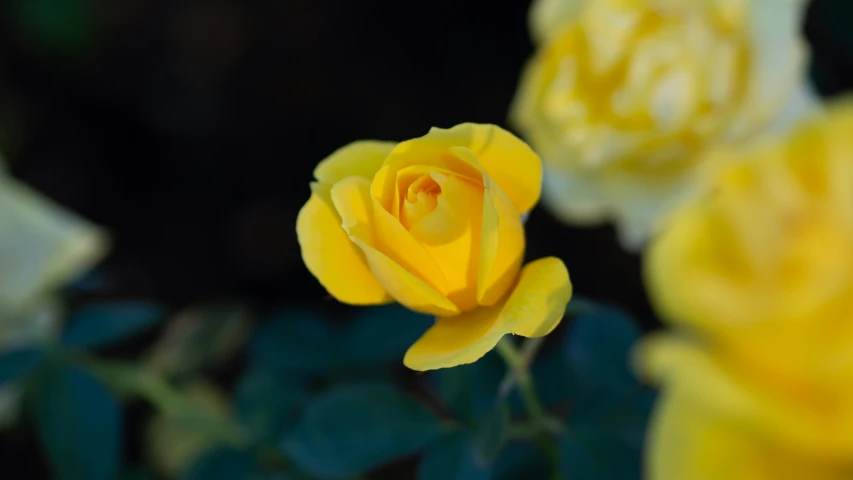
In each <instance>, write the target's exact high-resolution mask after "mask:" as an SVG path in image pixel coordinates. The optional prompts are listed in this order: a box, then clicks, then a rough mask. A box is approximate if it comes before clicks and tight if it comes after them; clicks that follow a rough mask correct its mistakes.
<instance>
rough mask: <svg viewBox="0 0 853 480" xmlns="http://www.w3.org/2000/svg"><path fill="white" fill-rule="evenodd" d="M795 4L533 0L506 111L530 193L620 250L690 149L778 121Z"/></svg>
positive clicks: (684, 192) (630, 243)
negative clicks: (531, 166) (530, 152)
mask: <svg viewBox="0 0 853 480" xmlns="http://www.w3.org/2000/svg"><path fill="white" fill-rule="evenodd" d="M804 5H805V2H804V1H802V0H537V1H535V2H534V4H533V7H532V9H531V15H530V19H531V30H532V32H533V36H534V39H535V40H536V41H537V51H536V54H535V56H534V57H533V59H532V60H531V61H530V63H529V64H528V66H527V68H526V70H525V72H524V74H523V76H522V79H521V84H520V86H519V90H518V93H517V95H516V99H515V101H514V105H513V108H512V112H511V119H512V121H513V122H514V124H515V125H516V126H517V127H518V128H519V129H520V130H521V131H522V132H523V133H524V135H525V136H526V137H527V138H528V139H529V140H530V141H531V143H532V145H533V147H534V148H535V149H536V150H537V151H538V152H539V153H540V154H541V155H542V157H543V161H544V166H545V171H546V175H545V179H544V182H545V184H544V193H543V198H544V201H545V203H546V206H548V207H549V208H550V210H551V211H552V212H553V213H554V214H555V215H557V216H558V217H559V218H560V219H562V220H564V221H566V222H569V223H575V224H594V223H599V222H602V221H608V220H610V221H613V222H614V223H615V224H616V227H617V229H618V232H619V236H620V240H621V241H622V243H623V245H625V246H626V247H628V248H636V247H639V246H641V245H642V244H643V242H644V241H645V240H646V238H647V237H648V235H649V234H650V232H651V231H653V230H654V229H655V228H657V226H658V222H659V220H660V218H661V217H662V216H663V215H664V214H665V213H666V212H667V211H668V210H669V209H671V208H673V207H674V206H677V205H678V204H680V203H681V202H682V201H683V199H684V198H685V197H688V196H689V195H690V194H691V193H692V182H693V180H694V178H695V177H696V176H697V175H699V171H700V170H701V169H702V161H701V159H702V158H703V157H702V155H700V154H701V153H702V152H704V151H705V150H706V149H707V148H708V147H709V146H713V145H717V144H735V143H740V142H744V141H747V140H749V139H751V138H753V137H755V136H756V135H758V134H760V133H762V132H766V131H771V130H776V129H784V128H786V127H787V125H788V124H790V123H791V121H793V120H795V119H797V118H799V117H800V116H801V115H802V114H803V112H806V111H809V110H812V109H814V105H815V102H814V100H813V98H812V95H811V94H810V93H809V91H808V89H807V87H806V85H805V75H804V67H805V65H806V47H805V45H804V40H803V39H802V38H801V36H800V29H801V28H802V26H801V24H802V17H803V13H804V8H805V7H804Z"/></svg>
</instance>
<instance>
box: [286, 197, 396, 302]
mask: <svg viewBox="0 0 853 480" xmlns="http://www.w3.org/2000/svg"><path fill="white" fill-rule="evenodd" d="M321 195H322V192H317V193H313V194H312V195H311V198H310V199H309V200H308V202H307V203H306V204H305V206H304V207H302V210H300V211H299V216H298V217H296V236H297V238H298V240H299V245H300V246H301V247H302V259H303V260H304V261H305V265H306V266H307V267H308V270H309V271H311V273H312V274H313V275H314V276H315V277H316V278H317V280H319V281H320V283H321V284H322V285H323V287H325V288H326V290H328V291H329V293H330V294H331V295H332V296H333V297H335V298H337V299H338V300H340V301H341V302H344V303H349V304H353V305H371V304H379V303H387V302H389V301H391V297H389V296H388V294H387V293H386V292H385V289H384V288H382V285H380V284H379V282H378V281H377V280H376V277H374V276H373V273H372V272H371V271H370V268H369V267H368V266H367V262H366V261H365V259H364V254H362V252H361V251H360V250H359V249H358V247H357V246H355V245H354V244H353V243H352V242H351V241H350V239H349V236H347V233H346V232H345V231H344V230H343V229H342V228H341V219H340V217H338V214H337V212H336V211H335V210H334V208H333V207H332V200H331V198H328V197H327V198H326V200H324V199H323V198H321ZM341 271H344V272H346V275H341Z"/></svg>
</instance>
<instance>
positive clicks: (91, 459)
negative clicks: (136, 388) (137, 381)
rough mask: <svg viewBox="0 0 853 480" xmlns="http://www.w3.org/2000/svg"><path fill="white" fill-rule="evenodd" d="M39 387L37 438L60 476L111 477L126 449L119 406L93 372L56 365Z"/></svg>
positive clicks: (105, 479) (36, 395)
mask: <svg viewBox="0 0 853 480" xmlns="http://www.w3.org/2000/svg"><path fill="white" fill-rule="evenodd" d="M40 380H41V382H40V383H39V384H38V385H37V386H36V389H35V391H34V399H33V400H34V413H35V423H36V430H37V431H38V437H39V440H40V442H41V445H42V447H43V448H44V451H45V453H46V454H47V457H48V459H49V460H50V463H51V465H52V466H53V470H54V473H55V475H56V477H57V478H59V479H66V480H80V479H86V480H112V479H114V478H115V477H116V476H117V475H118V469H119V463H120V455H121V452H122V432H121V430H122V425H121V410H120V409H119V405H118V403H117V401H116V399H115V398H114V397H113V395H112V393H111V392H110V391H109V390H107V389H106V387H104V385H103V384H101V382H100V381H98V379H97V378H95V377H93V376H92V375H90V374H89V373H87V372H85V371H83V370H80V369H78V368H75V367H57V368H56V369H55V370H52V371H51V372H50V373H49V374H47V375H46V376H45V377H44V378H42V379H40Z"/></svg>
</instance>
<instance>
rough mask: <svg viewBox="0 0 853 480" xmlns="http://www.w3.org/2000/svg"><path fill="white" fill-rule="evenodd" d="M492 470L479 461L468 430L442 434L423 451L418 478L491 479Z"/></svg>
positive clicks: (423, 479)
mask: <svg viewBox="0 0 853 480" xmlns="http://www.w3.org/2000/svg"><path fill="white" fill-rule="evenodd" d="M491 478H492V470H491V469H490V468H489V467H488V466H485V465H483V464H482V463H481V462H479V461H478V460H477V454H476V448H475V442H474V439H472V438H471V436H470V435H469V434H467V433H465V432H455V433H452V434H450V435H447V436H444V437H441V438H439V439H438V441H436V442H434V443H433V444H432V445H430V447H429V448H428V449H427V450H426V452H424V455H423V457H422V458H421V462H420V464H419V466H418V480H491Z"/></svg>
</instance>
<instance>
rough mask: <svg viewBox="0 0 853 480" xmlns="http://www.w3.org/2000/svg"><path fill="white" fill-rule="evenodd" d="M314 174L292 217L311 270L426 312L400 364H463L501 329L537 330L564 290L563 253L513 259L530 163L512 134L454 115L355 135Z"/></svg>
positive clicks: (374, 297) (550, 319)
mask: <svg viewBox="0 0 853 480" xmlns="http://www.w3.org/2000/svg"><path fill="white" fill-rule="evenodd" d="M314 176H315V177H316V179H317V181H316V182H314V183H312V184H311V190H312V195H311V199H310V200H309V201H308V203H307V204H306V205H305V207H304V208H303V209H302V211H301V212H300V213H299V217H298V219H297V224H296V231H297V235H298V237H299V243H300V245H301V247H302V257H303V259H304V260H305V264H306V265H307V266H308V269H309V270H310V271H311V273H313V274H314V276H315V277H317V279H318V280H319V281H320V283H322V284H323V286H324V287H325V288H326V289H327V290H328V291H329V293H330V294H332V295H333V296H334V297H336V298H337V299H338V300H340V301H342V302H345V303H350V304H356V305H369V304H379V303H387V302H391V301H397V302H399V303H401V304H403V305H405V306H406V307H408V308H410V309H412V310H415V311H418V312H423V313H428V314H433V315H436V316H437V317H438V318H437V321H436V324H435V325H434V326H433V327H432V328H431V329H430V330H428V331H427V332H426V333H425V334H424V336H423V337H421V339H420V340H418V341H417V342H416V343H415V344H414V345H413V346H412V347H411V348H410V349H409V351H408V353H407V354H406V357H405V359H404V363H405V364H406V365H407V366H408V367H410V368H412V369H415V370H429V369H435V368H445V367H452V366H456V365H460V364H464V363H471V362H474V361H476V360H477V359H479V358H480V357H482V356H483V355H485V354H486V353H487V352H488V351H490V350H491V349H492V348H494V346H495V345H496V344H497V342H498V340H500V339H501V338H502V337H503V336H504V335H506V334H509V333H513V334H517V335H523V336H526V337H537V336H542V335H545V334H547V333H548V332H550V331H551V330H552V329H553V328H554V327H555V326H556V325H557V324H558V323H559V321H560V319H561V318H562V316H563V311H564V309H565V306H566V303H567V302H568V301H569V298H570V296H571V290H572V288H571V283H570V281H569V276H568V272H567V271H566V267H565V266H564V265H563V262H562V261H560V260H558V259H556V258H546V259H542V260H538V261H535V262H532V263H530V264H528V265H527V266H525V267H524V268H523V269H522V268H521V264H522V260H523V257H524V242H525V240H524V226H523V225H522V222H521V215H523V214H524V213H526V212H527V211H529V210H530V209H531V208H532V207H533V206H534V205H535V204H536V202H537V201H538V200H539V193H540V184H541V178H542V171H541V165H540V162H539V157H538V156H537V155H536V154H535V153H533V151H532V150H530V148H529V147H528V146H527V145H526V144H525V143H524V142H522V141H521V140H519V139H518V138H516V137H515V136H513V135H512V134H510V133H508V132H506V131H505V130H503V129H501V128H499V127H496V126H494V125H477V124H462V125H458V126H456V127H454V128H451V129H449V130H443V129H438V128H433V129H432V130H430V132H429V133H428V134H427V135H426V136H424V137H421V138H416V139H413V140H409V141H405V142H402V143H399V144H396V143H391V142H375V141H362V142H355V143H353V144H350V145H348V146H346V147H343V148H341V149H340V150H338V151H336V152H335V153H333V154H332V155H331V156H330V157H328V158H326V159H325V160H323V161H322V162H321V163H320V164H319V165H318V166H317V168H316V170H315V171H314ZM366 348H369V346H366Z"/></svg>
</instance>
